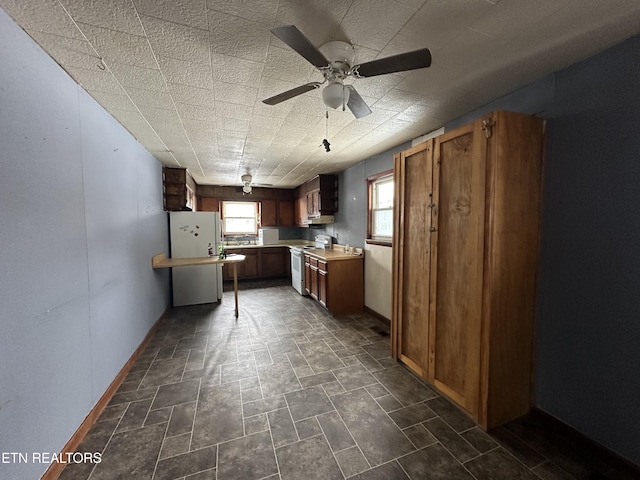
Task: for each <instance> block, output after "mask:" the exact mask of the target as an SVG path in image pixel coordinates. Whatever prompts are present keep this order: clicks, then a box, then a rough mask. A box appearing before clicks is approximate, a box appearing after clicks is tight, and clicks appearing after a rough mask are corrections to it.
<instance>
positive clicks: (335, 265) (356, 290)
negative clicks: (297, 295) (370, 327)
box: [304, 254, 364, 315]
mask: <svg viewBox="0 0 640 480" xmlns="http://www.w3.org/2000/svg"><path fill="white" fill-rule="evenodd" d="M304 274H305V289H306V291H307V294H308V295H310V296H311V298H313V299H314V300H316V301H317V302H318V303H319V304H320V305H322V306H323V307H324V308H326V309H327V310H329V311H330V312H331V313H332V314H333V315H349V314H354V313H361V312H362V311H364V261H363V258H362V256H353V257H351V258H348V259H344V258H341V259H339V260H327V259H323V258H319V257H316V256H315V255H312V254H305V256H304Z"/></svg>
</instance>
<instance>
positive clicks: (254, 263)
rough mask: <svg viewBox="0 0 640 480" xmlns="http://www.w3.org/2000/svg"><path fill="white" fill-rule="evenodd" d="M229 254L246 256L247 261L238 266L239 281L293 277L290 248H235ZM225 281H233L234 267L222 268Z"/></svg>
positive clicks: (226, 266)
mask: <svg viewBox="0 0 640 480" xmlns="http://www.w3.org/2000/svg"><path fill="white" fill-rule="evenodd" d="M228 253H232V254H233V253H235V254H238V255H244V256H245V257H246V258H245V261H244V262H240V263H238V264H237V268H238V279H240V280H242V279H259V278H276V277H287V276H289V275H291V260H290V258H289V247H252V248H234V249H230V250H228ZM222 278H223V280H233V266H232V265H225V266H224V267H223V268H222Z"/></svg>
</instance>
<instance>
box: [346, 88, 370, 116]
mask: <svg viewBox="0 0 640 480" xmlns="http://www.w3.org/2000/svg"><path fill="white" fill-rule="evenodd" d="M347 88H348V89H349V90H350V92H349V101H348V102H347V107H349V110H351V113H353V116H354V117H356V118H362V117H366V116H367V115H369V114H370V113H371V109H370V108H369V105H367V104H366V102H365V101H364V100H363V99H362V97H361V96H360V94H359V93H358V92H357V91H356V89H355V88H353V86H351V85H349V86H347Z"/></svg>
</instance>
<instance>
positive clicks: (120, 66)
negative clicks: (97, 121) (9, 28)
mask: <svg viewBox="0 0 640 480" xmlns="http://www.w3.org/2000/svg"><path fill="white" fill-rule="evenodd" d="M0 7H2V8H3V9H4V10H5V11H6V12H7V13H8V14H9V15H11V17H12V18H14V19H15V20H16V22H17V23H18V24H20V25H21V26H22V28H23V29H24V30H25V31H26V32H27V33H29V35H31V37H32V38H33V39H34V40H35V41H36V42H38V43H39V44H40V45H41V46H42V48H43V49H44V50H45V51H47V52H48V53H49V54H50V55H51V56H52V57H53V58H54V59H55V61H56V62H58V63H59V64H60V65H61V66H62V67H63V68H64V69H65V70H66V71H67V72H68V73H69V74H70V75H71V76H72V77H73V78H74V79H75V80H76V81H77V82H78V83H79V84H80V85H82V86H83V87H84V89H85V90H87V92H89V93H90V94H91V95H92V96H93V97H94V98H95V99H96V100H97V101H98V102H99V103H100V104H101V105H102V106H103V107H104V108H105V109H106V110H107V111H109V112H110V113H111V114H112V115H113V116H114V117H115V118H117V119H118V120H119V121H120V122H121V123H122V125H124V126H125V127H126V128H127V129H128V130H129V131H130V132H131V133H132V134H133V135H134V136H135V137H136V138H137V139H138V140H139V141H140V143H142V144H143V145H144V146H145V147H146V148H147V149H148V150H149V151H150V152H151V153H152V154H153V155H155V156H156V157H157V158H158V159H159V160H160V161H161V162H162V163H163V164H165V165H167V166H176V167H186V168H188V169H189V170H190V171H191V173H192V174H193V176H194V178H195V179H196V181H197V182H198V183H199V184H203V185H207V184H216V185H240V184H241V182H240V176H241V175H242V174H244V173H247V172H249V173H251V174H252V175H253V177H254V182H256V183H261V184H270V185H273V186H274V187H283V188H286V187H294V186H297V185H299V184H301V183H303V182H304V181H306V180H308V179H309V178H311V177H312V176H314V175H316V174H318V173H332V172H338V171H341V170H344V169H345V168H348V167H349V166H351V165H353V164H355V163H357V162H359V161H361V160H363V159H365V158H367V157H370V156H372V155H375V154H377V153H380V152H382V151H384V150H387V149H389V148H391V147H393V146H396V145H399V144H401V143H403V142H405V141H408V140H410V139H412V138H415V137H418V136H420V135H422V134H424V133H426V132H429V131H431V130H434V129H436V128H439V127H440V126H442V124H443V123H444V122H446V121H449V120H452V119H453V118H455V117H457V116H459V115H461V114H463V113H466V112H468V111H470V110H472V109H474V108H476V107H479V106H481V105H484V104H486V103H488V102H490V101H492V100H494V99H496V98H498V97H500V96H502V95H504V94H506V93H508V92H510V91H513V90H514V89H516V88H518V87H521V86H523V85H525V84H527V83H530V82H531V81H533V80H536V79H537V78H540V77H542V76H544V75H546V74H549V73H551V72H553V71H556V70H559V69H562V68H564V67H566V66H568V65H570V64H572V63H575V62H577V61H580V60H582V59H585V58H587V57H589V56H591V55H593V54H595V53H597V52H599V51H602V50H604V49H605V48H607V47H609V46H611V45H614V44H616V43H619V42H620V41H622V40H624V39H626V38H628V37H631V36H633V35H635V34H637V33H640V1H638V0H455V1H452V0H427V1H423V0H397V1H394V0H279V1H278V0H0ZM288 24H293V25H296V26H297V27H298V28H299V29H300V30H301V31H302V32H303V33H304V34H305V35H306V36H307V37H308V38H309V39H310V40H311V42H313V43H314V44H315V45H316V46H320V45H322V44H323V43H325V42H327V41H330V40H346V41H349V42H351V43H352V44H353V45H354V46H355V50H356V63H362V62H365V61H369V60H372V59H375V58H382V57H385V56H389V55H395V54H398V53H402V52H405V51H410V50H416V49H418V48H422V47H428V48H429V49H430V50H431V53H432V56H433V63H432V66H431V67H430V68H427V69H422V70H415V71H412V72H404V73H401V74H389V75H384V76H379V77H372V78H365V79H357V80H354V81H353V83H354V86H355V87H356V88H357V90H358V92H359V93H360V95H361V96H362V97H363V98H364V100H365V101H366V102H367V103H368V104H369V106H370V107H371V109H372V110H373V113H372V114H371V115H369V116H366V117H364V118H361V119H355V118H354V117H353V115H352V114H351V113H350V112H349V111H348V110H347V111H346V112H342V111H341V110H331V111H330V113H329V118H328V120H326V119H325V107H324V104H323V103H322V100H321V92H320V90H314V91H312V92H309V93H307V94H304V95H302V96H300V97H297V98H295V99H292V100H289V101H287V102H284V103H281V104H279V105H277V106H268V105H265V104H263V103H262V101H261V100H263V99H265V98H267V97H270V96H272V95H275V94H278V93H280V92H282V91H285V90H288V89H291V88H294V87H296V86H298V85H301V84H304V83H307V82H310V81H322V75H321V74H320V73H319V72H318V71H317V70H316V69H315V68H314V67H313V66H311V65H310V64H309V63H307V62H306V61H305V60H304V59H303V58H302V57H300V56H299V55H298V54H296V53H295V52H293V51H292V50H291V49H290V48H289V47H288V46H287V45H285V44H284V43H282V42H281V41H280V40H278V39H277V38H276V37H275V36H274V35H272V34H271V33H270V30H271V29H272V28H274V27H277V26H282V25H288ZM9 67H10V66H9ZM3 68H7V66H6V65H5V66H3ZM349 83H351V82H349ZM325 137H326V138H328V139H329V141H330V142H331V152H330V153H327V152H325V150H324V148H322V147H321V141H322V139H324V138H325Z"/></svg>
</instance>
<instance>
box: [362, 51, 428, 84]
mask: <svg viewBox="0 0 640 480" xmlns="http://www.w3.org/2000/svg"><path fill="white" fill-rule="evenodd" d="M430 65H431V52H430V51H429V49H428V48H422V49H420V50H414V51H413V52H407V53H401V54H399V55H392V56H391V57H386V58H381V59H379V60H372V61H371V62H366V63H363V64H361V65H356V66H354V67H353V68H351V73H352V74H353V76H355V77H374V76H376V75H384V74H386V73H395V72H404V71H406V70H415V69H417V68H425V67H428V66H430Z"/></svg>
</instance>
